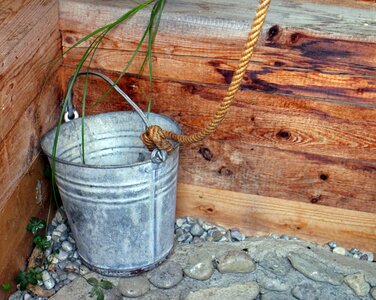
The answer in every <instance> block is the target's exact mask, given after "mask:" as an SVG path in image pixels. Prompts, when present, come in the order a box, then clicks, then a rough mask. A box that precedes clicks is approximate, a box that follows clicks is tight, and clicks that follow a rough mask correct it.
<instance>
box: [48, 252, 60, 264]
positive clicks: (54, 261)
mask: <svg viewBox="0 0 376 300" xmlns="http://www.w3.org/2000/svg"><path fill="white" fill-rule="evenodd" d="M47 261H48V263H49V264H57V263H58V262H59V260H58V259H57V258H56V256H55V255H52V254H51V255H49V256H48V257H47Z"/></svg>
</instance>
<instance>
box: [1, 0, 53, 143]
mask: <svg viewBox="0 0 376 300" xmlns="http://www.w3.org/2000/svg"><path fill="white" fill-rule="evenodd" d="M27 4H28V6H27V8H25V7H23V8H22V9H21V11H20V12H19V13H17V14H16V15H15V16H14V19H13V20H12V22H10V23H9V24H7V25H6V26H5V27H3V28H2V29H1V30H0V52H1V53H2V55H4V59H3V62H2V68H1V71H0V78H1V81H0V143H1V142H2V141H3V140H4V139H5V137H6V135H7V134H8V133H9V131H10V130H11V128H12V127H13V126H14V124H15V123H16V122H17V120H18V119H19V118H20V116H21V115H22V114H23V113H24V112H25V110H26V109H27V107H28V106H29V105H30V104H31V102H32V100H33V99H34V98H35V96H36V95H38V94H40V92H41V90H42V86H43V84H44V81H45V79H46V76H47V73H48V72H52V73H53V72H55V71H56V69H57V65H54V66H50V65H49V66H46V63H47V62H48V61H49V60H51V59H53V58H54V57H56V56H57V55H58V53H59V52H60V36H59V31H58V6H57V2H56V1H34V2H33V3H27ZM31 4H34V5H31ZM37 4H39V5H37ZM38 13H39V14H38ZM19 15H20V16H19ZM41 15H43V18H40V16H41ZM24 18H25V19H24ZM38 21H39V22H38ZM7 41H8V42H7ZM10 47H11V48H10Z"/></svg>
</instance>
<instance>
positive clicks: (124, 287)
mask: <svg viewBox="0 0 376 300" xmlns="http://www.w3.org/2000/svg"><path fill="white" fill-rule="evenodd" d="M118 289H119V290H120V292H121V294H122V295H123V296H125V297H129V298H138V297H141V296H143V295H145V294H146V293H147V292H148V291H149V290H150V283H149V281H148V280H147V279H146V278H145V277H144V276H137V277H130V278H121V279H120V280H119V284H118Z"/></svg>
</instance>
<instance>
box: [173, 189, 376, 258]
mask: <svg viewBox="0 0 376 300" xmlns="http://www.w3.org/2000/svg"><path fill="white" fill-rule="evenodd" d="M177 215H178V216H195V217H199V218H204V219H206V220H209V221H212V222H217V223H219V224H222V225H223V226H226V227H229V228H236V227H238V228H242V230H244V232H245V233H248V234H250V235H267V234H270V233H272V232H273V233H279V234H287V235H290V236H298V237H300V238H303V239H306V240H309V241H315V242H318V243H327V242H329V241H331V240H334V241H336V242H337V244H339V245H341V246H344V247H348V248H351V247H354V245H356V247H358V248H360V249H369V250H370V251H374V252H376V235H375V232H376V218H375V214H370V213H365V212H358V211H354V210H346V209H339V208H333V207H325V206H317V205H313V204H307V203H300V202H295V201H288V200H283V201H282V200H281V199H278V198H270V197H263V196H258V195H249V194H242V193H236V192H229V191H224V190H223V189H220V190H218V189H211V188H206V187H198V186H193V185H189V184H180V185H179V186H178V203H177Z"/></svg>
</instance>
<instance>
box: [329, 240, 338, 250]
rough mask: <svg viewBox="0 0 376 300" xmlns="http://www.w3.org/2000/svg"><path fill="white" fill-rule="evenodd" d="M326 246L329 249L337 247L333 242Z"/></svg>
mask: <svg viewBox="0 0 376 300" xmlns="http://www.w3.org/2000/svg"><path fill="white" fill-rule="evenodd" d="M328 246H329V247H330V248H332V249H334V248H335V247H337V243H336V242H334V241H331V242H329V243H328Z"/></svg>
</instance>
